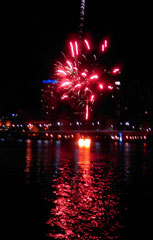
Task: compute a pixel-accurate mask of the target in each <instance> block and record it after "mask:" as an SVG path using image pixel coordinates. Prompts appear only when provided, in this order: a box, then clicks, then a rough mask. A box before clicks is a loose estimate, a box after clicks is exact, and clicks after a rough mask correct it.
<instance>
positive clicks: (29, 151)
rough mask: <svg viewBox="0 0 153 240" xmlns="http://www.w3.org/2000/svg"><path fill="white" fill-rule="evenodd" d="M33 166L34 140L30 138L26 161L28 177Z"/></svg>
mask: <svg viewBox="0 0 153 240" xmlns="http://www.w3.org/2000/svg"><path fill="white" fill-rule="evenodd" d="M31 166H32V141H31V140H30V139H28V140H27V148H26V162H25V170H24V172H26V173H27V179H28V178H29V175H30V168H31Z"/></svg>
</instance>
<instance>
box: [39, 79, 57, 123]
mask: <svg viewBox="0 0 153 240" xmlns="http://www.w3.org/2000/svg"><path fill="white" fill-rule="evenodd" d="M56 86H57V81H56V80H52V79H49V80H43V81H42V89H41V106H42V111H43V117H44V118H45V119H46V120H52V119H53V118H54V114H55V108H56V104H57V94H55V92H56Z"/></svg>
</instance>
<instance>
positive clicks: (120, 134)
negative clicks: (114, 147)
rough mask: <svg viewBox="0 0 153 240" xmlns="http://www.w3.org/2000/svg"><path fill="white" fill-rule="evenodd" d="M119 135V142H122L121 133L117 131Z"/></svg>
mask: <svg viewBox="0 0 153 240" xmlns="http://www.w3.org/2000/svg"><path fill="white" fill-rule="evenodd" d="M119 136H120V142H122V133H119Z"/></svg>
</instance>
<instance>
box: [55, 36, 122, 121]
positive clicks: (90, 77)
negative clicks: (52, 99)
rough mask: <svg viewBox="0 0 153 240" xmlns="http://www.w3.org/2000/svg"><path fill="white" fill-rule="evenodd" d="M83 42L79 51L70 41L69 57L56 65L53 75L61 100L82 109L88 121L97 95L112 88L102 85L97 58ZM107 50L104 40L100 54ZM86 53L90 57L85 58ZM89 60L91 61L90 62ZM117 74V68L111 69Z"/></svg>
mask: <svg viewBox="0 0 153 240" xmlns="http://www.w3.org/2000/svg"><path fill="white" fill-rule="evenodd" d="M83 42H84V48H83V49H82V51H79V45H78V42H77V41H70V43H69V44H70V55H68V57H66V56H65V60H64V62H58V63H57V64H56V69H55V74H56V76H57V80H58V88H59V92H60V94H61V100H69V102H71V103H72V104H73V106H74V107H77V108H78V107H79V108H84V111H85V119H86V120H88V118H89V110H91V109H92V105H93V104H94V102H95V99H97V97H96V96H97V93H98V92H102V91H103V90H113V88H114V87H113V86H112V85H108V84H107V83H106V82H105V83H103V81H105V79H104V74H103V72H102V71H101V69H102V67H101V66H100V67H99V68H97V56H96V55H95V54H94V55H93V51H91V45H90V44H89V41H88V40H87V39H85V40H84V41H83ZM107 48H108V41H107V40H104V41H103V43H102V45H101V50H102V52H104V51H105V50H106V49H107ZM86 51H89V52H91V55H90V56H89V54H87V56H86V55H85V52H86ZM88 58H89V59H88ZM91 59H93V60H92V62H91ZM94 64H95V65H94ZM104 71H105V70H104ZM119 72H120V69H119V68H113V70H112V72H111V73H112V74H117V73H119ZM103 79H104V80H103Z"/></svg>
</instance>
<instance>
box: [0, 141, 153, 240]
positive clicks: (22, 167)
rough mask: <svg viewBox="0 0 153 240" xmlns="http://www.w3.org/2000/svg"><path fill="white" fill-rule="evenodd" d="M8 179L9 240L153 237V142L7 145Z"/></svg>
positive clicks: (2, 148) (2, 163)
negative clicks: (86, 145)
mask: <svg viewBox="0 0 153 240" xmlns="http://www.w3.org/2000/svg"><path fill="white" fill-rule="evenodd" d="M0 175H1V182H0V184H1V185H0V187H1V200H2V204H1V209H2V211H1V220H2V222H3V224H1V229H2V230H3V231H4V236H5V237H3V238H2V239H21V240H22V239H33V240H35V239H36V240H50V239H139V237H143V239H152V230H153V227H152V218H153V215H152V214H153V209H152V207H153V190H152V188H153V185H152V184H153V154H152V152H151V151H148V150H147V148H146V144H145V143H141V144H138V143H137V144H135V143H121V144H120V143H99V142H94V143H92V145H91V147H90V148H80V147H78V145H77V143H75V142H65V143H62V142H60V141H55V142H51V141H48V140H37V141H35V140H30V139H29V140H26V141H25V140H24V141H23V140H15V141H14V142H6V141H3V142H2V141H1V142H0ZM1 234H2V233H1Z"/></svg>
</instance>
